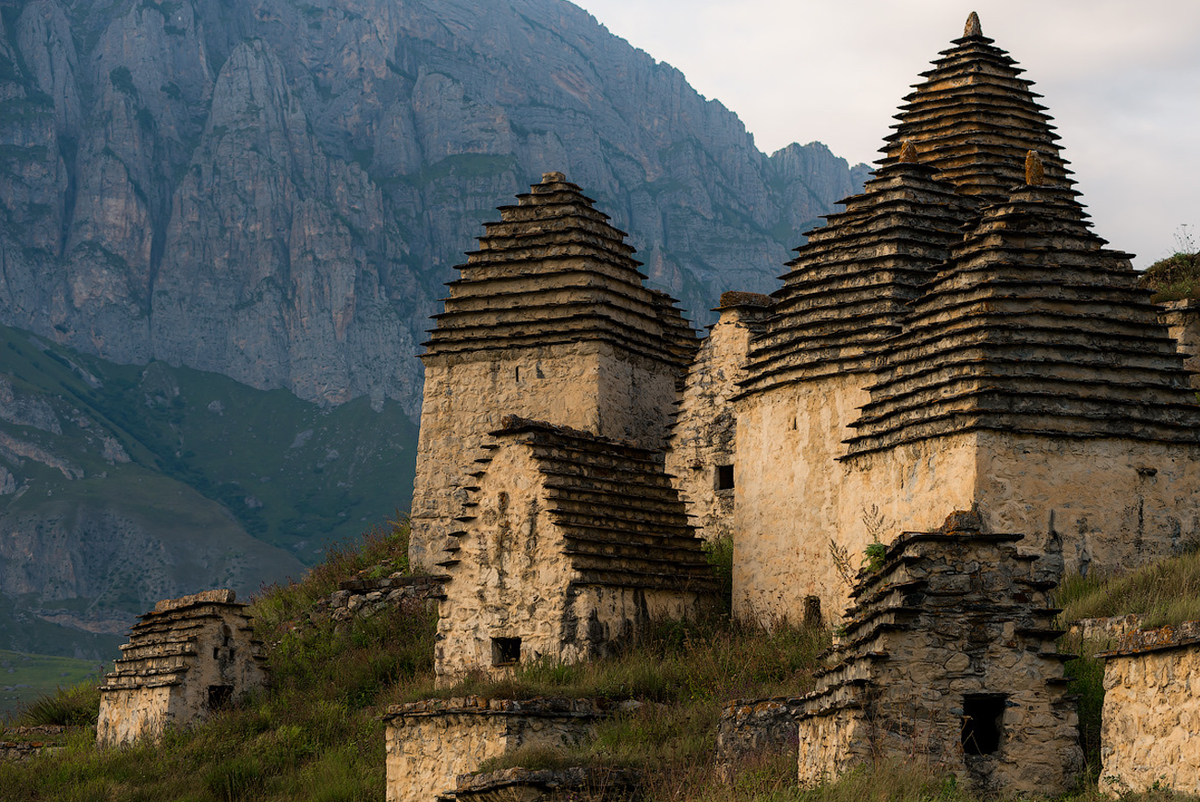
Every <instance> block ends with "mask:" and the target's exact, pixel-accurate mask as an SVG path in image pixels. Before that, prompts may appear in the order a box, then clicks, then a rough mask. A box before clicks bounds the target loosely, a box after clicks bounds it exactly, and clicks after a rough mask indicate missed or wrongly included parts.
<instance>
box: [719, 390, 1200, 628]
mask: <svg viewBox="0 0 1200 802" xmlns="http://www.w3.org/2000/svg"><path fill="white" fill-rule="evenodd" d="M861 381H862V377H861V376H857V377H856V376H854V375H847V376H841V377H830V378H826V379H821V380H818V381H814V382H812V383H811V384H805V385H796V386H794V387H792V388H781V389H777V390H774V391H772V392H771V393H767V394H761V395H758V396H753V397H751V398H749V399H746V400H745V401H743V402H740V403H741V404H742V406H741V411H740V412H739V416H738V463H737V469H736V483H737V491H736V492H737V501H736V508H735V512H734V522H735V523H734V609H735V611H737V612H738V613H740V614H743V615H747V616H753V617H754V618H756V619H757V620H759V621H761V622H763V623H765V624H770V623H771V622H772V621H773V620H775V619H777V618H779V617H780V616H787V617H788V618H789V619H791V620H793V621H795V620H800V617H801V616H802V615H803V605H804V598H805V597H806V596H808V595H816V596H819V597H820V599H821V604H822V607H823V608H824V611H825V615H826V617H827V618H833V617H835V616H836V615H837V614H838V613H839V612H840V611H841V610H843V609H844V608H845V606H846V592H847V590H848V588H847V587H846V585H845V583H843V582H842V581H841V580H840V578H839V576H838V573H837V571H836V570H834V565H833V561H832V560H831V558H830V554H829V544H830V541H831V540H832V541H834V542H836V543H838V544H839V545H840V546H841V547H843V548H845V549H846V552H847V554H848V555H849V557H850V560H851V563H852V564H853V567H855V568H857V567H858V563H859V562H860V560H861V557H862V553H863V550H864V549H865V548H866V546H867V545H868V544H869V543H870V542H871V541H872V539H873V538H875V537H878V539H879V540H880V541H881V542H883V543H885V544H886V543H889V542H891V541H892V540H893V539H895V538H896V537H897V536H898V535H899V534H900V533H902V532H905V531H929V530H932V529H935V528H936V527H937V526H938V525H939V524H940V523H941V519H942V518H943V517H944V516H945V514H946V510H947V509H972V508H974V509H975V510H977V512H978V513H979V515H980V516H981V519H982V521H983V525H984V528H985V529H987V530H988V531H1010V532H1012V531H1017V532H1024V533H1026V537H1027V541H1026V546H1025V548H1027V549H1029V550H1030V551H1055V552H1056V553H1058V552H1059V551H1061V554H1062V558H1063V561H1064V566H1065V569H1066V570H1068V571H1079V572H1083V573H1086V572H1088V571H1089V570H1094V569H1100V570H1111V569H1117V568H1124V567H1129V566H1136V565H1144V564H1146V563H1149V562H1152V561H1154V560H1156V559H1160V558H1162V557H1165V556H1169V555H1172V554H1177V553H1179V552H1180V551H1181V550H1183V549H1185V548H1189V547H1191V546H1193V545H1194V544H1196V543H1197V542H1200V493H1198V492H1195V489H1196V488H1200V447H1197V446H1191V445H1186V444H1165V443H1155V442H1147V441H1137V440H1126V439H1118V438H1088V439H1082V438H1081V439H1071V438H1052V437H1042V436H1037V435H1026V434H1014V433H1005V432H986V431H985V432H967V433H963V434H950V435H943V436H939V437H934V438H930V439H927V440H920V441H917V442H914V443H909V444H904V445H900V446H897V447H895V448H892V449H888V450H884V451H878V452H872V453H866V454H858V455H855V456H853V457H850V458H848V459H839V457H841V456H843V455H844V447H843V445H842V443H841V440H842V439H844V437H845V436H848V434H847V432H848V431H849V430H848V429H846V428H845V425H846V424H847V423H848V422H849V421H851V420H853V417H854V415H855V407H856V406H857V405H858V404H860V403H862V401H863V400H864V399H865V398H866V393H865V392H863V391H862V390H861V389H860V387H859V384H860V382H861Z"/></svg>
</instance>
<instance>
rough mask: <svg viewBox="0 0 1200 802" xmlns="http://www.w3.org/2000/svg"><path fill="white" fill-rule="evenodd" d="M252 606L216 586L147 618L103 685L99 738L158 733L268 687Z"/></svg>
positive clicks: (106, 742)
mask: <svg viewBox="0 0 1200 802" xmlns="http://www.w3.org/2000/svg"><path fill="white" fill-rule="evenodd" d="M245 608H246V605H244V604H238V603H237V602H236V601H235V596H234V592H233V591H232V590H210V591H206V592H204V593H197V594H195V595H192V596H184V597H182V598H179V599H165V600H163V601H160V602H159V603H158V604H157V605H155V607H154V609H153V610H152V611H151V612H148V613H146V614H145V615H143V616H141V622H140V623H138V624H136V625H134V627H133V629H132V630H130V633H129V643H127V644H125V645H124V646H122V647H121V657H120V659H118V660H117V661H116V666H115V670H114V671H113V673H111V674H108V675H107V676H106V677H105V678H104V684H103V685H101V686H100V716H99V719H98V721H97V724H96V741H97V743H98V744H99V745H101V746H118V745H121V744H127V743H132V742H134V741H136V740H139V739H141V738H158V737H159V736H160V735H162V733H163V731H164V730H165V729H166V728H167V727H184V726H187V725H188V724H190V723H192V722H195V721H201V720H203V719H204V718H205V717H207V716H208V715H209V714H210V713H212V712H213V711H215V710H218V709H220V708H221V707H223V706H225V705H227V704H230V703H232V702H235V701H237V700H238V699H240V698H241V697H242V696H244V695H245V694H246V693H248V692H249V691H252V690H254V689H255V688H259V687H261V686H262V685H264V684H265V683H266V681H267V669H266V659H265V658H264V657H263V655H262V643H261V642H260V641H257V640H255V639H254V630H253V629H252V627H251V620H250V617H249V616H248V615H246V612H245Z"/></svg>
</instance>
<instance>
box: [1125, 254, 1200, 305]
mask: <svg viewBox="0 0 1200 802" xmlns="http://www.w3.org/2000/svg"><path fill="white" fill-rule="evenodd" d="M1138 284H1139V285H1140V286H1142V287H1145V288H1147V289H1150V290H1151V291H1153V293H1154V295H1153V296H1151V300H1153V301H1154V302H1156V303H1159V302H1162V301H1178V300H1182V299H1184V298H1200V253H1195V252H1190V253H1185V252H1183V251H1180V252H1178V253H1175V254H1174V255H1172V256H1168V257H1167V258H1166V259H1160V260H1159V261H1157V262H1155V263H1154V264H1152V265H1150V267H1148V268H1146V272H1144V273H1143V274H1142V276H1141V278H1140V279H1139V280H1138Z"/></svg>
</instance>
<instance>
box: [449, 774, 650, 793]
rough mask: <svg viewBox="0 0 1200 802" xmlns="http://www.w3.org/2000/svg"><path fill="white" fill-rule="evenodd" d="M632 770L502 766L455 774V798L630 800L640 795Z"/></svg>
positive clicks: (637, 781)
mask: <svg viewBox="0 0 1200 802" xmlns="http://www.w3.org/2000/svg"><path fill="white" fill-rule="evenodd" d="M639 779H640V778H639V777H638V776H637V774H635V773H634V772H632V771H626V770H621V769H608V768H585V767H578V766H576V767H572V768H566V769H548V770H543V771H529V770H528V769H520V768H517V769H503V770H501V771H490V772H487V773H486V774H466V775H462V776H460V777H459V778H458V787H457V788H456V789H455V792H454V798H455V799H456V800H457V802H568V801H569V802H577V800H580V799H586V800H588V802H633V800H637V799H640V798H641V793H640V790H639V785H640V783H639Z"/></svg>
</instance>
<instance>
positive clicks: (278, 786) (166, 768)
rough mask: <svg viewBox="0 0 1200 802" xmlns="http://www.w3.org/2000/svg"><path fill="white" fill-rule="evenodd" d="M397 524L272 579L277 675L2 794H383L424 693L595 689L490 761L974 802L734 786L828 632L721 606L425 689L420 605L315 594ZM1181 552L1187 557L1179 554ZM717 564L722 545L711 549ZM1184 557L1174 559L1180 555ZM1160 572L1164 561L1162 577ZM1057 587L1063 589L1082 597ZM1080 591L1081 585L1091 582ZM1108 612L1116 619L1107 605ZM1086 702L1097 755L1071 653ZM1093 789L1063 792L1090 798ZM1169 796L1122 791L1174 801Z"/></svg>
mask: <svg viewBox="0 0 1200 802" xmlns="http://www.w3.org/2000/svg"><path fill="white" fill-rule="evenodd" d="M406 552H407V527H406V526H405V525H404V523H403V522H393V523H391V524H389V525H388V526H385V527H378V528H375V529H373V530H371V531H370V532H368V534H367V535H366V537H365V538H364V539H363V540H362V542H361V543H360V544H357V545H353V546H352V545H348V544H347V545H342V546H339V547H336V548H332V549H330V550H329V551H328V553H327V558H326V560H325V561H324V562H323V563H322V564H321V565H319V566H317V567H316V568H315V569H314V570H313V571H311V572H310V573H309V574H308V575H307V576H306V577H305V578H304V579H303V580H302V581H300V582H289V583H287V584H285V585H279V586H274V587H271V588H268V589H266V590H265V591H264V592H263V594H262V595H261V596H260V597H259V598H257V599H256V600H255V602H254V604H253V606H252V613H253V614H254V615H255V617H256V622H257V634H258V635H259V636H260V637H261V638H262V639H263V640H264V642H265V648H266V649H267V654H268V659H269V664H270V666H271V669H272V677H273V683H272V685H271V687H270V688H269V689H267V690H265V691H262V692H260V693H258V694H257V695H254V696H252V697H251V698H249V699H247V700H246V701H244V702H243V703H242V704H240V705H239V706H237V707H234V708H233V709H230V710H227V711H224V712H222V713H220V714H219V715H217V716H215V717H214V718H213V719H211V720H210V721H209V722H208V723H206V724H204V725H203V726H198V727H195V728H191V729H184V730H173V731H170V732H168V733H167V735H166V736H165V737H164V739H163V741H162V743H161V744H159V745H157V746H155V745H151V744H141V745H137V746H134V747H131V748H123V749H114V750H107V751H98V750H97V749H96V748H95V747H94V743H93V741H94V737H95V735H94V728H93V727H91V726H87V725H85V726H84V727H82V728H81V729H80V730H79V731H78V732H76V733H75V734H74V735H71V736H70V737H69V738H67V740H66V749H65V750H64V751H63V752H61V753H59V754H53V755H44V756H42V757H39V758H37V759H36V760H35V761H33V762H31V763H28V764H0V788H3V789H4V798H5V800H6V802H7V801H8V800H13V802H27V801H32V800H158V799H173V800H174V799H179V800H192V801H193V802H210V801H213V800H222V801H224V800H250V799H253V800H297V802H309V801H310V800H378V799H381V798H382V797H383V795H384V788H383V786H384V780H385V776H386V770H385V767H384V747H383V727H382V724H381V723H380V718H379V716H380V714H381V713H382V712H383V711H384V710H385V709H386V707H387V705H389V704H393V703H397V702H402V701H408V700H413V699H419V698H427V697H429V696H442V697H446V696H462V695H468V694H479V695H482V696H487V697H508V698H530V697H535V696H546V695H554V696H573V697H601V698H607V699H609V700H613V701H616V700H636V701H638V702H640V704H637V705H630V706H623V708H622V709H621V710H620V712H618V713H616V714H615V715H613V716H612V717H611V718H610V719H608V720H606V721H604V722H602V723H601V724H600V726H599V730H598V733H597V737H596V739H595V740H594V741H592V742H591V743H588V744H584V745H581V746H580V747H578V748H576V749H573V750H567V749H531V750H523V751H522V750H518V751H515V752H512V753H509V754H508V755H506V756H504V757H503V758H500V759H497V760H493V761H490V762H489V763H488V764H487V765H486V768H489V769H496V768H504V767H509V766H516V765H519V766H522V767H525V768H531V769H538V768H556V767H563V766H568V765H590V766H611V767H619V768H620V767H628V768H635V769H639V770H641V771H642V772H643V776H644V777H645V789H644V790H645V798H646V799H647V800H651V801H652V802H653V801H656V800H686V801H687V802H735V801H736V802H745V801H749V800H754V801H755V802H759V801H761V802H788V801H792V800H794V801H795V802H860V800H866V801H867V802H969V801H970V800H974V799H976V798H977V797H975V796H973V795H971V794H969V793H967V792H966V791H964V789H963V788H961V787H960V786H959V785H958V784H957V783H956V782H955V781H954V780H953V778H952V777H947V776H944V775H942V774H940V773H939V772H938V771H937V770H936V769H935V768H934V767H931V766H929V765H926V764H925V763H923V762H922V761H921V760H920V759H916V760H910V761H906V762H904V763H887V762H884V763H881V764H879V765H876V766H873V767H870V768H869V769H867V768H860V769H858V770H855V771H853V772H851V773H849V774H848V775H846V776H845V777H843V778H841V779H840V780H838V781H837V782H832V783H829V784H826V785H823V786H821V787H818V788H811V789H801V788H799V787H798V786H797V785H796V780H795V777H796V766H795V760H794V758H792V759H787V758H786V757H781V756H779V755H767V756H761V757H758V758H754V759H751V760H748V761H746V762H745V763H743V764H742V765H741V766H740V767H739V771H738V772H737V774H736V776H735V778H734V779H733V780H732V781H731V782H724V781H722V780H721V779H720V778H719V776H718V774H717V767H716V766H715V765H714V757H715V754H714V753H715V740H716V729H717V723H718V719H719V715H720V710H721V707H722V706H723V704H724V703H725V702H726V701H727V700H729V699H732V698H738V697H741V698H761V697H765V696H773V695H796V694H800V693H803V692H804V691H806V690H808V689H809V688H811V687H812V685H813V674H814V671H815V670H816V669H817V668H818V667H819V657H818V655H819V653H820V652H821V651H822V650H823V649H824V648H825V647H827V646H828V644H829V639H830V634H829V632H828V630H826V629H823V628H815V627H813V628H806V627H795V626H789V625H787V623H786V622H783V623H782V624H781V625H780V626H778V627H777V628H776V629H775V630H773V631H770V632H768V631H765V630H762V629H760V628H758V627H756V626H751V625H746V624H740V623H738V622H737V621H733V620H730V619H729V618H728V617H721V616H714V617H712V618H710V619H706V620H703V621H700V622H694V623H680V622H660V623H659V624H658V625H656V626H654V627H652V628H651V629H650V630H649V631H647V632H645V633H643V635H642V636H641V637H640V639H639V640H638V641H637V642H636V643H635V644H632V645H631V646H630V647H629V648H628V650H627V651H626V652H625V653H624V654H622V655H619V656H617V657H613V658H610V659H606V660H600V661H595V662H592V663H584V664H573V665H564V664H561V663H556V662H552V661H539V662H535V663H532V664H528V665H523V666H520V667H519V668H518V669H517V670H516V671H515V672H514V674H513V675H512V676H511V677H509V678H507V679H504V680H498V681H489V680H486V679H484V678H482V677H473V678H469V679H468V680H466V681H464V682H463V683H460V684H459V685H458V686H456V687H454V688H448V689H444V690H439V691H436V692H435V691H434V690H433V688H432V683H433V649H434V643H435V632H436V620H435V618H434V616H433V615H432V613H430V612H429V611H427V610H426V609H425V608H424V607H423V606H421V605H417V606H414V607H412V608H410V609H406V610H401V611H391V612H387V613H380V614H378V615H376V616H375V617H373V618H370V619H367V620H365V621H364V620H354V621H353V622H352V623H351V624H350V625H349V626H343V627H335V626H334V625H333V622H332V621H331V620H329V618H328V617H327V615H326V614H323V613H321V612H319V610H318V608H315V607H314V602H316V601H317V600H319V599H321V598H322V597H326V596H328V594H329V593H331V592H332V591H333V590H334V589H336V587H337V583H338V581H339V580H342V579H346V578H349V577H351V576H354V575H370V576H376V575H386V574H389V573H391V572H392V571H393V570H404V568H405V565H406V562H405V555H406ZM1189 556H1190V555H1189ZM710 559H711V560H712V562H713V564H714V566H716V567H717V572H718V574H720V573H721V572H722V571H723V570H724V569H723V568H722V566H724V565H725V560H724V559H723V558H722V556H721V550H720V549H715V550H714V552H713V553H712V554H711V555H710ZM1181 559H1182V558H1181ZM1162 570H1166V569H1162ZM1086 584H1087V583H1083V582H1067V583H1065V585H1064V590H1063V594H1064V596H1073V597H1078V598H1083V597H1084V596H1086V595H1087V593H1090V591H1087V589H1086V587H1085V585H1086ZM1085 591H1087V592H1085ZM1118 612H1119V611H1118ZM1068 673H1069V675H1070V676H1071V677H1072V678H1073V683H1074V684H1073V686H1072V691H1073V692H1076V693H1079V694H1081V697H1082V699H1081V718H1082V720H1083V729H1084V732H1083V738H1084V746H1085V750H1086V751H1087V752H1088V754H1089V757H1091V758H1092V759H1094V756H1095V753H1096V748H1097V746H1096V744H1097V742H1096V740H1095V738H1096V733H1097V732H1098V730H1097V729H1096V727H1097V726H1098V721H1099V719H1098V713H1099V706H1100V704H1102V700H1103V693H1102V685H1101V681H1100V678H1101V677H1102V666H1101V664H1100V663H1099V662H1098V661H1096V660H1095V659H1091V658H1087V657H1085V658H1082V659H1079V660H1076V661H1074V662H1073V663H1072V664H1070V665H1069V666H1068ZM96 705H97V702H96V699H95V696H94V695H88V694H87V693H86V692H85V691H84V690H65V691H60V692H58V693H57V694H55V695H53V696H52V697H50V698H49V699H46V700H43V701H42V702H41V703H39V704H38V705H36V706H34V707H31V708H30V709H29V710H27V711H26V713H25V714H24V716H23V717H22V719H21V722H22V723H34V722H35V721H36V722H59V721H68V722H79V721H83V722H86V721H89V720H90V718H91V717H94V715H95V710H96ZM1095 765H1096V764H1095V763H1093V771H1092V774H1091V775H1090V776H1091V781H1090V782H1088V781H1087V780H1086V779H1085V781H1084V782H1083V783H1081V785H1080V788H1079V789H1078V790H1077V791H1076V792H1074V793H1072V794H1068V795H1067V796H1066V797H1063V798H1062V800H1063V802H1074V801H1075V800H1078V801H1079V802H1100V800H1101V799H1102V797H1101V796H1100V794H1099V792H1098V791H1097V790H1096V785H1095V776H1096V773H1097V772H1096V770H1095V768H1094V766H1095ZM1187 798H1188V797H1184V796H1180V795H1174V794H1171V793H1170V792H1169V791H1166V790H1154V791H1151V792H1148V793H1146V794H1141V795H1131V796H1129V797H1127V799H1130V800H1147V802H1150V801H1151V800H1153V801H1154V802H1173V800H1183V799H1187Z"/></svg>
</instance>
